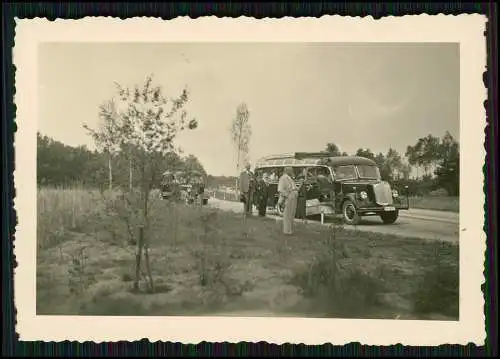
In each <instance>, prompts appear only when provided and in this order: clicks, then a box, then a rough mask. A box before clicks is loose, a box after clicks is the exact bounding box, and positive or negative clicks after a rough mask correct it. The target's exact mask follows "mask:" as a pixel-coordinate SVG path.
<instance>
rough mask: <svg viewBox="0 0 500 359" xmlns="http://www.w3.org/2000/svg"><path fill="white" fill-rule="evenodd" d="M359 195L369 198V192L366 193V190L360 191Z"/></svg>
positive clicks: (362, 197)
mask: <svg viewBox="0 0 500 359" xmlns="http://www.w3.org/2000/svg"><path fill="white" fill-rule="evenodd" d="M359 197H361V199H367V198H368V193H366V192H365V191H361V192H359Z"/></svg>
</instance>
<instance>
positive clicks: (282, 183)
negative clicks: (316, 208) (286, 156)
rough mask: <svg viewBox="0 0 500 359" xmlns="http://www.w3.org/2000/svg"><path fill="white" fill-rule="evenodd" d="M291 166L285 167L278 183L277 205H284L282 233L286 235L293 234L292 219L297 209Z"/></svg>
mask: <svg viewBox="0 0 500 359" xmlns="http://www.w3.org/2000/svg"><path fill="white" fill-rule="evenodd" d="M292 176H293V169H292V167H285V171H284V173H283V175H282V176H281V177H280V180H279V183H278V192H279V196H280V197H279V202H278V205H284V206H285V209H284V210H283V233H284V234H287V235H291V234H293V220H294V218H295V212H296V210H297V195H298V193H297V188H296V186H295V182H294V180H293V179H292Z"/></svg>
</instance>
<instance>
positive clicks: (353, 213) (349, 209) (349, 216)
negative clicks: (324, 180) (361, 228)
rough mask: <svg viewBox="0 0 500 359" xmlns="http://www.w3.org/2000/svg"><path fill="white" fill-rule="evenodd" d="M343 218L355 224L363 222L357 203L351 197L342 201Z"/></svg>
mask: <svg viewBox="0 0 500 359" xmlns="http://www.w3.org/2000/svg"><path fill="white" fill-rule="evenodd" d="M342 219H343V220H344V223H346V224H349V225H352V226H355V225H357V224H359V222H361V216H360V215H359V214H358V211H357V209H356V205H355V204H354V202H352V201H351V200H349V199H346V200H345V201H344V203H342Z"/></svg>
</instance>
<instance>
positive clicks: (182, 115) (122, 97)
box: [112, 76, 198, 291]
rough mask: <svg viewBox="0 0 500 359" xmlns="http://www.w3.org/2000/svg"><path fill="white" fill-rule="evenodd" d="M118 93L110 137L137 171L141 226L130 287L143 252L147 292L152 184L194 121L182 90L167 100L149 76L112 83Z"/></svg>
mask: <svg viewBox="0 0 500 359" xmlns="http://www.w3.org/2000/svg"><path fill="white" fill-rule="evenodd" d="M116 87H117V92H118V106H117V113H118V117H119V119H120V120H119V121H117V123H119V126H118V127H117V129H118V132H119V134H120V136H114V137H112V141H115V142H113V144H114V145H115V146H118V147H120V148H122V149H123V150H125V149H126V151H127V152H128V153H127V155H128V156H129V159H130V161H132V163H133V164H134V166H135V167H136V168H137V169H138V176H139V178H138V180H139V183H140V188H139V192H140V201H139V202H140V208H138V210H139V213H140V217H141V223H140V226H139V236H138V240H137V252H136V268H135V269H136V273H135V275H136V276H135V281H134V287H135V289H136V290H137V289H138V286H139V277H140V270H141V261H142V256H143V253H144V257H145V258H144V259H145V265H146V271H147V273H148V277H149V285H150V290H151V291H154V282H153V280H152V276H151V269H150V260H149V248H150V243H149V237H148V234H149V233H148V231H149V227H150V226H149V225H150V221H149V219H150V218H149V209H150V195H151V190H152V189H153V185H154V184H155V183H156V182H157V181H158V179H159V177H160V176H161V172H162V170H163V168H162V164H163V163H164V159H165V157H166V156H168V155H169V154H171V153H172V152H174V153H175V152H176V151H177V149H176V148H175V146H174V140H175V138H176V136H177V134H178V133H179V132H181V131H183V130H185V129H191V130H192V129H195V128H197V126H198V122H197V121H196V119H188V116H187V112H186V111H185V110H184V107H185V105H186V103H187V102H188V91H187V90H186V89H185V90H183V91H182V93H181V95H180V96H179V97H178V98H176V99H167V98H166V97H165V96H164V95H163V93H162V89H161V87H160V86H154V85H153V83H152V76H148V77H147V78H146V81H145V83H144V85H143V86H142V87H139V86H134V87H132V88H131V87H123V86H122V85H120V84H116Z"/></svg>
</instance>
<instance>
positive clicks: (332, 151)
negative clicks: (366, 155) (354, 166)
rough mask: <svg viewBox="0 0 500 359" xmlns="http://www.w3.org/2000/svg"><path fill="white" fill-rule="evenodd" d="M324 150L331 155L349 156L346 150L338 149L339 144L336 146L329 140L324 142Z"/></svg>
mask: <svg viewBox="0 0 500 359" xmlns="http://www.w3.org/2000/svg"><path fill="white" fill-rule="evenodd" d="M325 151H326V152H328V153H329V154H330V155H331V156H333V157H337V156H349V154H348V153H347V152H342V151H340V148H339V146H337V145H336V144H335V143H334V142H329V143H327V144H326V148H325Z"/></svg>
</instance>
